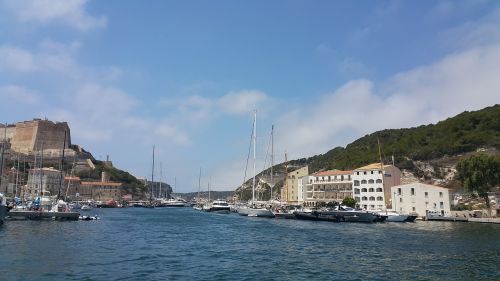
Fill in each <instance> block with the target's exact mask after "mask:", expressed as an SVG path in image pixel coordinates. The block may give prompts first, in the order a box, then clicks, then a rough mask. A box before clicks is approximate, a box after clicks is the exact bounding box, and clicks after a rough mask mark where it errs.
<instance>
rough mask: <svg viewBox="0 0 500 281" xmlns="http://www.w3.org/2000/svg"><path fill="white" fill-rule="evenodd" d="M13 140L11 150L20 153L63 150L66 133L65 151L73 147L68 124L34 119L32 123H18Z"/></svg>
mask: <svg viewBox="0 0 500 281" xmlns="http://www.w3.org/2000/svg"><path fill="white" fill-rule="evenodd" d="M15 128H16V129H15V132H14V134H13V136H12V139H11V149H12V150H13V151H15V152H19V153H25V154H27V153H31V152H33V151H36V150H40V149H41V148H42V144H43V149H44V150H47V151H50V150H59V151H60V150H61V149H62V147H63V143H64V133H65V132H66V145H65V149H67V148H69V147H70V146H71V134H70V129H69V126H68V123H66V122H56V123H54V122H52V121H49V120H42V119H33V120H32V121H24V122H18V123H16V126H15Z"/></svg>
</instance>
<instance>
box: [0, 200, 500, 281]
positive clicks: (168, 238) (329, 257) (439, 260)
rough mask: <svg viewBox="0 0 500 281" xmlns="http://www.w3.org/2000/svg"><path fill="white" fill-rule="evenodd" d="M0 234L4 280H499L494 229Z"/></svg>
mask: <svg viewBox="0 0 500 281" xmlns="http://www.w3.org/2000/svg"><path fill="white" fill-rule="evenodd" d="M94 213H96V214H98V215H99V216H100V217H102V219H101V220H100V221H86V222H55V221H54V222H32V221H16V222H14V221H10V222H7V223H6V224H5V225H4V226H3V227H1V228H0V251H1V254H0V264H1V265H2V266H0V276H1V277H0V279H2V278H5V279H8V280H56V279H57V280H68V279H78V280H81V279H87V280H118V279H120V280H123V279H129V280H136V279H147V280H167V279H168V280H318V279H325V280H340V279H342V280H437V279H441V280H479V279H481V280H500V270H499V266H498V264H500V226H499V225H487V224H472V223H449V222H416V223H412V224H398V223H383V224H349V223H339V224H336V223H328V222H309V221H297V220H278V219H260V218H248V217H240V216H237V215H214V214H209V213H201V212H196V211H194V210H191V209H188V208H185V209H169V208H164V209H139V208H138V209H103V210H95V211H94Z"/></svg>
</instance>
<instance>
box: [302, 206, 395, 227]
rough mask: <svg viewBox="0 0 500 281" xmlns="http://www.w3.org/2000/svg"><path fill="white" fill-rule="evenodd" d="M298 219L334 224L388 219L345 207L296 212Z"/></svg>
mask: <svg viewBox="0 0 500 281" xmlns="http://www.w3.org/2000/svg"><path fill="white" fill-rule="evenodd" d="M294 214H295V217H296V218H297V219H306V220H318V221H332V222H365V223H372V222H383V221H385V219H386V217H385V216H381V215H378V214H376V213H372V212H368V211H364V210H356V209H353V208H350V207H345V206H336V207H335V209H334V210H315V211H312V212H295V213H294Z"/></svg>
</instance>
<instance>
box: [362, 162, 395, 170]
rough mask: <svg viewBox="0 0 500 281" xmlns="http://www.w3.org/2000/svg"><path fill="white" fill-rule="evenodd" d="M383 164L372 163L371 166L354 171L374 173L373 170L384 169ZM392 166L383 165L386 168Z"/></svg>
mask: <svg viewBox="0 0 500 281" xmlns="http://www.w3.org/2000/svg"><path fill="white" fill-rule="evenodd" d="M382 165H383V164H382V163H372V164H369V165H366V166H363V167H360V168H356V169H354V170H355V171H372V170H380V168H381V167H382ZM390 166H392V165H383V167H384V168H387V167H390Z"/></svg>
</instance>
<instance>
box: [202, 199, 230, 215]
mask: <svg viewBox="0 0 500 281" xmlns="http://www.w3.org/2000/svg"><path fill="white" fill-rule="evenodd" d="M203 210H204V211H206V212H215V213H225V214H229V212H230V211H231V208H230V207H229V204H227V202H226V200H223V199H217V200H214V201H213V202H212V203H209V204H205V205H204V206H203Z"/></svg>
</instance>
